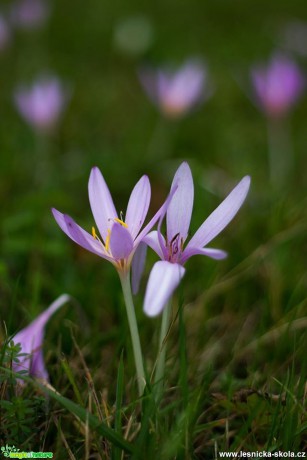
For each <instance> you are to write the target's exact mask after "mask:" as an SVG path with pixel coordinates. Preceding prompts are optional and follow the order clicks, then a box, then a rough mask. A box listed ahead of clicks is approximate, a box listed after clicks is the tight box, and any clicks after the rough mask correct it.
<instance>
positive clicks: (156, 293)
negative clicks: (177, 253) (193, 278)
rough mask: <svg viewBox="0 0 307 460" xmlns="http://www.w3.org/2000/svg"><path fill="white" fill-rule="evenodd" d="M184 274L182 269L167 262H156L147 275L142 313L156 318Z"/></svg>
mask: <svg viewBox="0 0 307 460" xmlns="http://www.w3.org/2000/svg"><path fill="white" fill-rule="evenodd" d="M184 273H185V269H184V267H182V266H181V265H179V264H172V263H170V262H167V261H159V262H156V263H155V265H154V266H153V269H152V270H151V273H150V275H149V280H148V284H147V288H146V294H145V300H144V312H145V313H146V315H148V316H156V315H158V314H159V313H161V311H162V310H163V307H164V306H165V305H166V303H167V301H168V300H169V298H170V297H171V295H172V294H173V292H174V290H175V289H176V287H177V286H178V284H179V283H180V281H181V279H182V277H183V275H184Z"/></svg>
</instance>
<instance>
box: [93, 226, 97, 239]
mask: <svg viewBox="0 0 307 460" xmlns="http://www.w3.org/2000/svg"><path fill="white" fill-rule="evenodd" d="M92 235H93V238H95V239H96V240H98V236H97V233H96V230H95V227H92Z"/></svg>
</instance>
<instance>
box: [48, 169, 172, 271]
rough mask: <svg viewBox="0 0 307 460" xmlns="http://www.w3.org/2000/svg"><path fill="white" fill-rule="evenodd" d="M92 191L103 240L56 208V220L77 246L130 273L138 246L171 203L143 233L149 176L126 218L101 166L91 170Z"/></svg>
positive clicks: (133, 195)
mask: <svg viewBox="0 0 307 460" xmlns="http://www.w3.org/2000/svg"><path fill="white" fill-rule="evenodd" d="M88 191H89V200H90V205H91V209H92V213H93V216H94V219H95V222H96V225H97V227H98V230H99V233H100V237H99V236H98V235H97V233H96V230H95V228H94V227H92V234H89V233H88V232H86V231H85V230H83V229H82V228H81V227H80V226H79V225H77V224H76V223H75V222H74V221H73V219H72V218H71V217H69V216H68V215H66V214H62V213H61V212H59V211H57V210H56V209H52V212H53V215H54V218H55V220H56V221H57V223H58V225H59V226H60V227H61V229H62V230H63V232H64V233H66V235H68V236H69V237H70V238H71V239H72V240H73V241H74V242H75V243H77V244H79V245H80V246H82V247H83V248H84V249H87V250H88V251H90V252H93V253H94V254H97V255H98V256H100V257H102V258H103V259H106V260H108V261H110V262H111V263H112V264H113V265H114V266H115V267H116V269H117V270H118V271H119V272H120V273H121V272H127V271H129V269H130V265H131V261H132V257H133V255H134V253H135V251H136V249H137V247H138V245H139V244H140V242H141V241H142V239H143V238H144V236H145V235H146V234H147V233H148V232H149V231H150V230H151V228H152V227H153V226H154V224H155V223H156V222H157V221H158V219H159V217H160V215H161V214H162V213H163V212H164V209H165V207H166V206H167V202H166V203H164V204H163V205H162V206H161V208H160V209H159V210H158V211H157V213H156V214H155V215H154V217H153V218H152V219H151V220H150V222H149V223H148V224H147V225H146V226H145V227H144V228H143V230H142V231H141V228H142V226H143V223H144V221H145V218H146V216H147V212H148V208H149V204H150V197H151V188H150V183H149V179H148V177H147V176H143V177H142V178H141V179H140V180H139V181H138V182H137V184H136V185H135V187H134V189H133V190H132V193H131V195H130V199H129V202H128V207H127V211H126V215H125V218H124V217H123V215H122V213H120V217H119V216H118V214H117V211H116V209H115V206H114V203H113V200H112V196H111V193H110V191H109V188H108V186H107V184H106V182H105V180H104V178H103V176H102V174H101V172H100V170H99V168H97V167H94V168H93V169H92V171H91V175H90V179H89V186H88Z"/></svg>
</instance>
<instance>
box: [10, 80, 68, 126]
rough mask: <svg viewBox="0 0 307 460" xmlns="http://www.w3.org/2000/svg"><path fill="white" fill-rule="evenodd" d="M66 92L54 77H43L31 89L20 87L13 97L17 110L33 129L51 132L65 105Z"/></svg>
mask: <svg viewBox="0 0 307 460" xmlns="http://www.w3.org/2000/svg"><path fill="white" fill-rule="evenodd" d="M67 99H68V96H67V92H66V91H65V89H64V87H63V85H62V83H61V82H60V80H59V79H58V78H56V77H44V78H41V79H39V80H37V81H36V82H35V83H34V84H33V85H32V86H31V87H25V86H20V87H19V88H18V89H17V90H16V91H15V95H14V100H15V104H16V107H17V109H18V110H19V112H20V114H21V115H22V117H23V118H24V119H25V121H27V122H28V123H29V124H30V125H31V126H32V127H33V128H34V129H36V130H37V131H41V132H48V131H51V130H52V129H53V128H54V127H55V125H56V123H57V121H58V120H59V118H60V115H61V113H62V111H63V109H64V107H65V105H66V103H67Z"/></svg>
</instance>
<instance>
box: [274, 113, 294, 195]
mask: <svg viewBox="0 0 307 460" xmlns="http://www.w3.org/2000/svg"><path fill="white" fill-rule="evenodd" d="M287 122H288V120H285V119H277V120H275V119H273V120H268V144H269V168H270V180H271V184H272V186H273V187H274V188H275V189H277V190H279V189H281V188H282V187H284V186H285V185H287V181H288V180H289V178H290V177H291V174H292V170H293V152H292V146H291V140H290V133H289V125H288V123H287Z"/></svg>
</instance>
